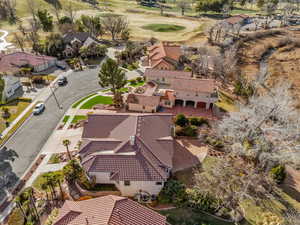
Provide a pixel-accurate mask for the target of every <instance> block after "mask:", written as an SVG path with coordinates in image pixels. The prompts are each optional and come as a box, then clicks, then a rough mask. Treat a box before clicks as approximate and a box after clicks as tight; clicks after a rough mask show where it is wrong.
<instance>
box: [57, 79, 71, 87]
mask: <svg viewBox="0 0 300 225" xmlns="http://www.w3.org/2000/svg"><path fill="white" fill-rule="evenodd" d="M67 83H68V80H67V78H66V77H60V78H59V79H58V81H57V84H58V85H59V86H64V85H66V84H67Z"/></svg>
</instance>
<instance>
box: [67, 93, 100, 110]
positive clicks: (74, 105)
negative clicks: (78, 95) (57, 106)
mask: <svg viewBox="0 0 300 225" xmlns="http://www.w3.org/2000/svg"><path fill="white" fill-rule="evenodd" d="M93 95H96V93H93V94H90V95H88V96H86V97H84V98H82V99H80V100H78V101H77V102H75V103H74V104H73V105H72V108H76V107H77V106H78V105H79V104H80V103H82V102H83V101H84V100H86V99H88V98H90V97H92V96H93Z"/></svg>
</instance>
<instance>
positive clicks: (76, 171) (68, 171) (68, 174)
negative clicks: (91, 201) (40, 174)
mask: <svg viewBox="0 0 300 225" xmlns="http://www.w3.org/2000/svg"><path fill="white" fill-rule="evenodd" d="M82 173H83V169H82V167H81V166H80V164H79V163H78V162H77V161H76V160H74V159H72V160H70V161H69V162H68V164H67V165H65V166H64V167H63V175H64V177H65V179H66V180H67V181H69V182H73V181H75V180H76V179H79V178H80V176H81V174H82Z"/></svg>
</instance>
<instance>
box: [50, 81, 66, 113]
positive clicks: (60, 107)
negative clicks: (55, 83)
mask: <svg viewBox="0 0 300 225" xmlns="http://www.w3.org/2000/svg"><path fill="white" fill-rule="evenodd" d="M49 87H50V90H51V93H52V95H53V97H54V99H55V102H56V105H57V107H58V108H59V109H62V108H63V107H62V106H61V105H60V104H59V102H58V99H57V97H56V95H55V92H54V91H53V89H52V87H51V84H50V85H49Z"/></svg>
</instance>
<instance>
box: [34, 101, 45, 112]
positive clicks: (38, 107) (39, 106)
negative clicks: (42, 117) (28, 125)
mask: <svg viewBox="0 0 300 225" xmlns="http://www.w3.org/2000/svg"><path fill="white" fill-rule="evenodd" d="M45 108H46V107H45V104H44V103H38V104H37V105H36V106H35V107H34V109H33V115H39V114H41V113H42V112H44V110H45Z"/></svg>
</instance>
